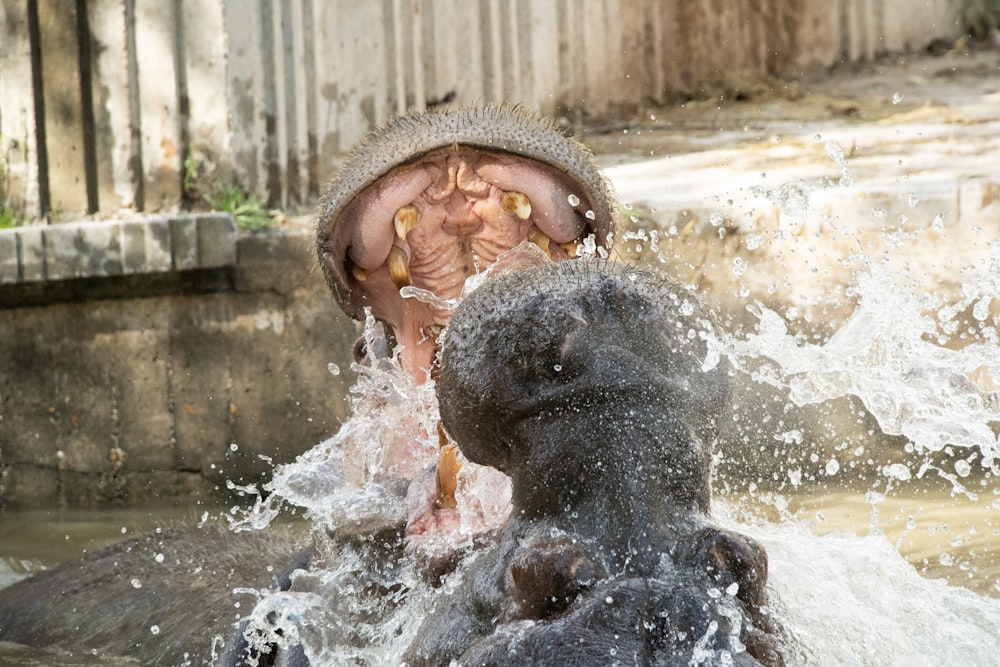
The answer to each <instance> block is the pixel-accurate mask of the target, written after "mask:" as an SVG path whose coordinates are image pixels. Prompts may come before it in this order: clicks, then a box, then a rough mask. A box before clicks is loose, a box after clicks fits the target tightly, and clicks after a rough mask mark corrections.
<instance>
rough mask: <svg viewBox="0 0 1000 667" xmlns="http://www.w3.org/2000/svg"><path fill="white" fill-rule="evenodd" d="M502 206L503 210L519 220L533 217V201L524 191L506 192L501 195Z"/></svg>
mask: <svg viewBox="0 0 1000 667" xmlns="http://www.w3.org/2000/svg"><path fill="white" fill-rule="evenodd" d="M500 206H502V207H503V210H505V211H507V212H508V213H511V214H513V215H515V216H517V218H518V219H519V220H527V219H528V218H530V217H531V201H529V200H528V196H527V195H525V194H524V193H523V192H505V193H503V195H502V196H501V197H500Z"/></svg>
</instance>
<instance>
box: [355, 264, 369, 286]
mask: <svg viewBox="0 0 1000 667" xmlns="http://www.w3.org/2000/svg"><path fill="white" fill-rule="evenodd" d="M351 275H352V276H354V279H355V280H357V281H358V282H359V283H363V282H364V281H366V280H368V271H367V270H366V269H365V268H364V267H362V266H358V265H357V264H355V263H354V262H351Z"/></svg>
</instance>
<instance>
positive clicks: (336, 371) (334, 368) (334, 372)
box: [326, 361, 340, 375]
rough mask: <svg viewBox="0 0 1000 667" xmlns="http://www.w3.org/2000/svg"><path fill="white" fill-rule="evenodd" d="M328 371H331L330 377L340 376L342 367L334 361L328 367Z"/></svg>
mask: <svg viewBox="0 0 1000 667" xmlns="http://www.w3.org/2000/svg"><path fill="white" fill-rule="evenodd" d="M326 370H328V371H330V375H340V366H338V365H337V364H335V363H333V362H332V361H331V362H330V363H328V364H327V365H326Z"/></svg>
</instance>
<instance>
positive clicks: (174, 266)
mask: <svg viewBox="0 0 1000 667" xmlns="http://www.w3.org/2000/svg"><path fill="white" fill-rule="evenodd" d="M235 263H236V223H235V221H234V220H233V216H231V215H229V214H228V213H197V214H184V215H178V216H174V217H172V218H146V219H142V220H126V221H121V222H118V221H101V222H75V223H67V224H62V225H46V226H35V227H13V228H10V229H0V285H17V284H22V283H34V282H41V281H61V280H71V279H76V278H106V277H111V276H119V275H129V274H156V273H164V272H169V271H190V270H192V269H215V268H220V267H224V266H231V265H233V264H235ZM53 289H54V290H58V287H53ZM11 295H12V296H15V297H16V295H17V292H11ZM2 304H3V301H2V299H0V305H2Z"/></svg>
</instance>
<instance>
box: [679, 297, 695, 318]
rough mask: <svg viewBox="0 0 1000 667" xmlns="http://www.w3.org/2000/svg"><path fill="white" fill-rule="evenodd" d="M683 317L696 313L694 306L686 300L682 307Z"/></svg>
mask: <svg viewBox="0 0 1000 667" xmlns="http://www.w3.org/2000/svg"><path fill="white" fill-rule="evenodd" d="M680 311H681V315H685V316H688V315H691V314H693V313H694V304H693V303H691V302H690V301H688V300H687V299H685V300H684V301H683V302H682V303H681V305H680Z"/></svg>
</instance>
